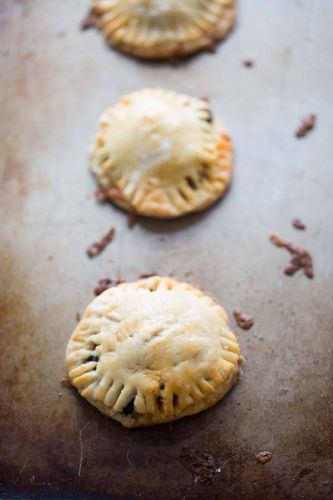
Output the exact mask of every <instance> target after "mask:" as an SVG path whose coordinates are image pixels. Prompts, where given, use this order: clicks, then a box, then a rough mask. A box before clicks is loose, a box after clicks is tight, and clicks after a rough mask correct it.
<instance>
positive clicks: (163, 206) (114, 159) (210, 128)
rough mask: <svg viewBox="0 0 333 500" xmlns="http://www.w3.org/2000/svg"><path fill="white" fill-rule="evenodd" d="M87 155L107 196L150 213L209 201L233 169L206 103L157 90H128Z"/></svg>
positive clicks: (180, 211)
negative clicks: (130, 92)
mask: <svg viewBox="0 0 333 500" xmlns="http://www.w3.org/2000/svg"><path fill="white" fill-rule="evenodd" d="M90 159H91V166H92V170H93V172H94V173H95V175H96V176H97V179H98V181H99V183H100V184H101V185H102V186H103V187H104V188H105V190H107V191H108V194H109V197H110V199H111V200H112V201H114V202H115V203H116V204H117V205H119V206H121V207H122V208H124V209H126V210H128V211H133V212H136V213H138V214H141V215H146V216H151V217H162V218H168V217H178V216H180V215H184V214H187V213H189V212H194V211H199V210H202V209H204V208H207V207H208V206H209V205H211V204H212V203H213V202H214V201H216V200H217V199H218V198H219V197H220V196H221V195H222V194H223V193H224V191H225V190H226V188H227V187H228V185H229V183H230V180H231V172H232V147H231V140H230V137H229V135H228V133H227V132H226V130H225V128H224V126H223V125H222V124H221V122H220V121H219V120H218V119H215V118H214V117H213V115H212V112H211V111H210V107H209V103H208V102H207V101H206V100H204V99H198V98H195V97H189V96H187V95H184V94H178V93H175V92H172V91H168V90H162V89H143V90H141V91H137V92H133V93H132V94H129V95H127V96H125V97H123V98H122V99H121V100H120V101H119V102H118V103H117V104H116V105H115V106H113V107H111V108H109V109H107V110H106V111H105V113H104V114H103V115H102V116H101V118H100V127H99V132H98V134H97V136H96V139H95V141H94V144H93V145H92V147H91V154H90Z"/></svg>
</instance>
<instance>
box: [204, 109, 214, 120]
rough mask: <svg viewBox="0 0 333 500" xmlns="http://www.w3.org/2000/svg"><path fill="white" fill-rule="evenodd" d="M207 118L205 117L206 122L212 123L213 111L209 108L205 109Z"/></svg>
mask: <svg viewBox="0 0 333 500" xmlns="http://www.w3.org/2000/svg"><path fill="white" fill-rule="evenodd" d="M206 112H207V118H205V120H206V122H208V123H213V113H212V112H211V111H210V109H207V111H206Z"/></svg>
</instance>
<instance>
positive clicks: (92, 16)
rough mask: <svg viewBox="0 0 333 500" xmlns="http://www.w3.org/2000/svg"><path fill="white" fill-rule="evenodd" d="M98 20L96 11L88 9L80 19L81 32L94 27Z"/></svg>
mask: <svg viewBox="0 0 333 500" xmlns="http://www.w3.org/2000/svg"><path fill="white" fill-rule="evenodd" d="M97 19H98V11H97V9H96V8H94V7H93V8H92V9H89V10H88V12H87V14H86V16H85V17H84V18H83V19H82V21H81V23H80V29H81V31H85V30H89V29H90V28H95V27H96V21H97Z"/></svg>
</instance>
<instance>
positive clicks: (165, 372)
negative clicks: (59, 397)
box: [66, 276, 240, 427]
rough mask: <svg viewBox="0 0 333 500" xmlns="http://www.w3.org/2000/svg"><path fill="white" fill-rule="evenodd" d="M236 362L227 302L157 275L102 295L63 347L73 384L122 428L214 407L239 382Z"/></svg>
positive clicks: (150, 423) (237, 347)
mask: <svg viewBox="0 0 333 500" xmlns="http://www.w3.org/2000/svg"><path fill="white" fill-rule="evenodd" d="M239 363H240V348H239V345H238V343H237V339H236V337H235V335H234V334H233V333H232V332H231V331H230V330H229V327H228V325H227V315H226V313H225V311H224V310H223V309H222V307H220V306H218V305H217V304H215V303H214V302H213V300H212V299H211V298H210V297H208V296H207V295H204V294H203V293H202V292H201V291H200V290H198V289H196V288H193V287H192V286H191V285H188V284H186V283H180V282H178V281H175V280H173V279H169V278H161V277H158V276H154V277H151V278H148V279H144V280H140V281H137V282H135V283H123V284H121V285H118V286H117V287H115V288H110V289H109V290H107V291H105V292H104V293H102V294H101V295H100V296H98V297H97V298H96V299H95V300H94V301H93V302H92V303H91V304H90V305H89V307H88V308H87V309H86V311H85V313H84V315H83V318H82V320H81V321H80V323H79V324H78V326H77V327H76V329H75V330H74V332H73V334H72V336H71V338H70V341H69V343H68V346H67V351H66V368H67V370H68V374H69V378H70V381H71V383H72V384H73V385H74V386H75V387H76V388H77V389H78V391H79V392H80V393H81V395H82V396H83V397H85V398H86V399H87V400H88V401H89V402H90V403H91V404H93V405H94V406H96V407H97V408H98V409H99V410H100V411H101V412H103V413H105V414H106V415H107V416H109V417H112V418H114V419H115V420H118V421H119V422H121V423H122V424H123V425H124V426H125V427H138V426H143V425H153V424H159V423H163V422H169V421H171V420H175V419H178V418H181V417H185V416H186V415H192V414H194V413H198V412H200V411H202V410H205V409H206V408H208V407H210V406H212V405H214V404H215V403H216V402H217V401H218V400H219V399H221V398H222V397H223V396H224V395H225V394H226V393H227V392H228V391H229V389H230V388H231V387H232V386H233V385H234V384H235V382H236V381H237V379H238V374H239Z"/></svg>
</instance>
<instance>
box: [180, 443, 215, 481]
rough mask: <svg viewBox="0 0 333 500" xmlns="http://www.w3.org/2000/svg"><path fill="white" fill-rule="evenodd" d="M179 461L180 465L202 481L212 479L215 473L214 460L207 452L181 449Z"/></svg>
mask: <svg viewBox="0 0 333 500" xmlns="http://www.w3.org/2000/svg"><path fill="white" fill-rule="evenodd" d="M179 459H180V461H181V463H182V465H183V466H184V467H185V468H186V469H187V470H189V471H190V472H192V473H193V474H195V475H196V476H199V477H200V478H201V479H204V480H207V479H208V480H211V479H213V476H214V473H215V458H214V457H213V455H211V454H210V453H207V452H203V451H199V450H192V449H191V448H188V447H186V448H183V449H182V451H181V453H180V455H179Z"/></svg>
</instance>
